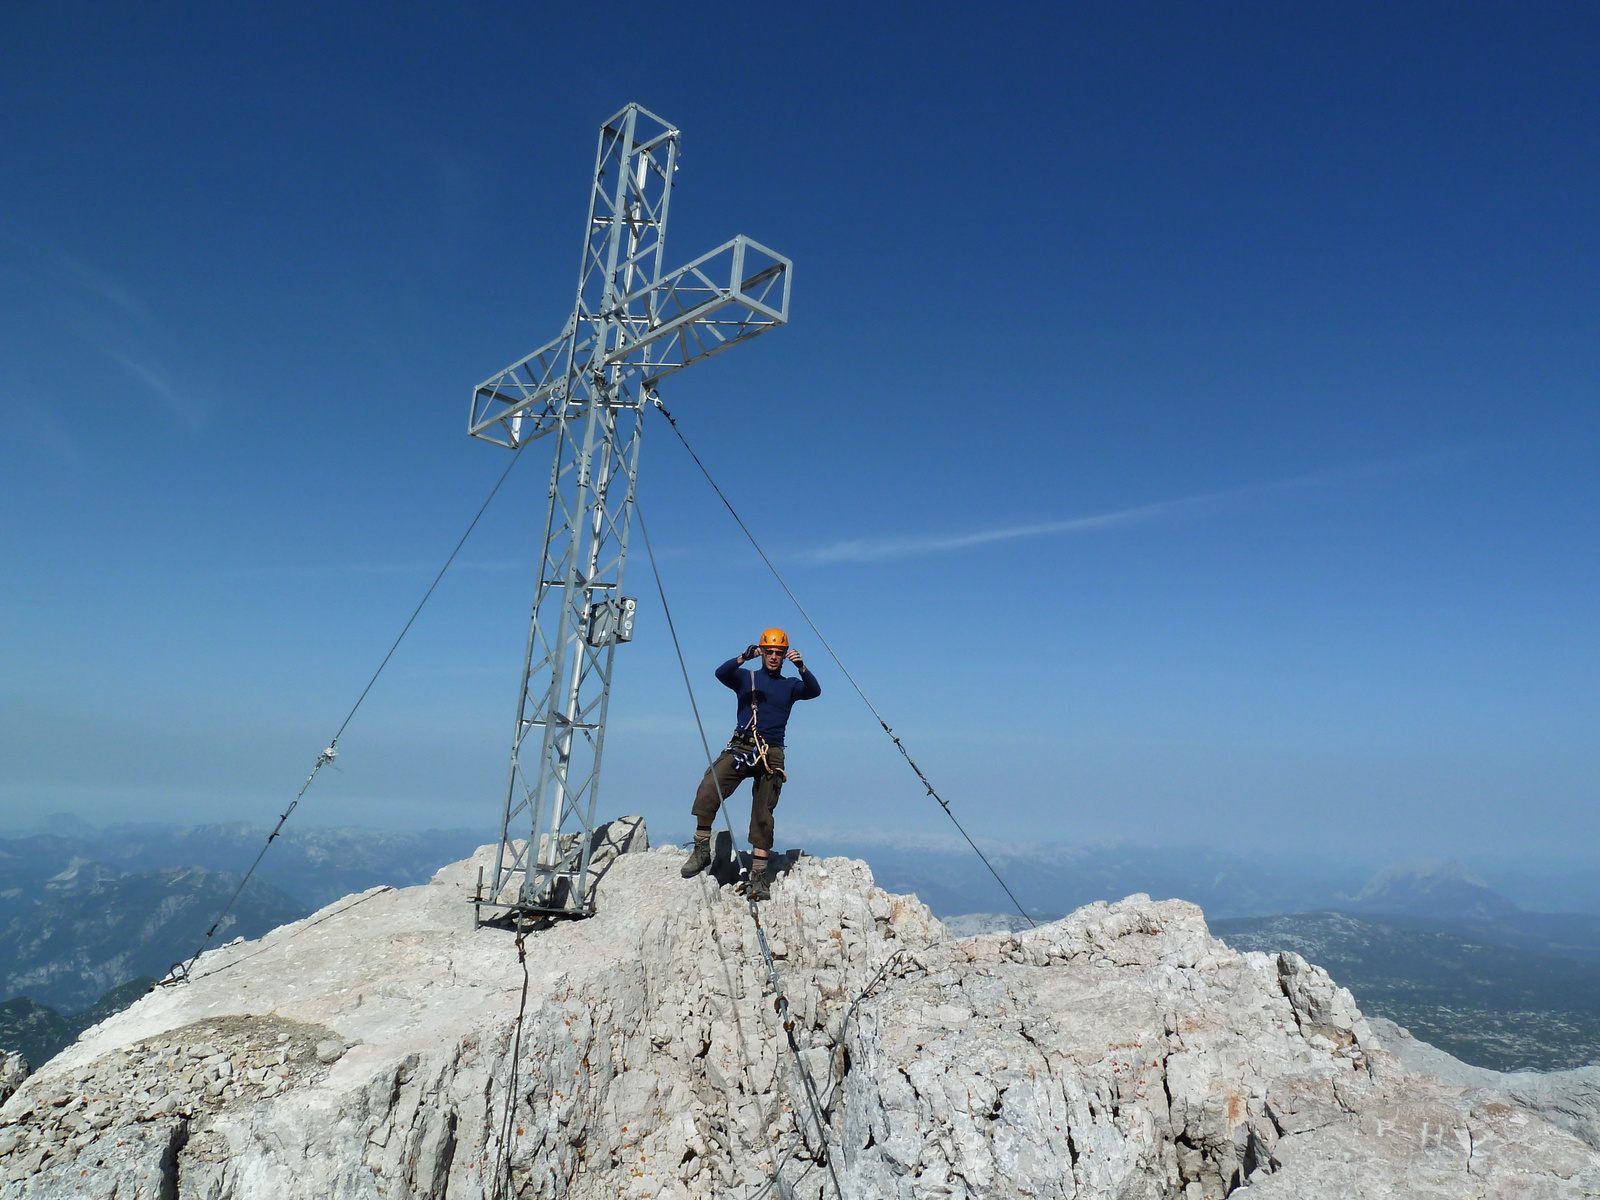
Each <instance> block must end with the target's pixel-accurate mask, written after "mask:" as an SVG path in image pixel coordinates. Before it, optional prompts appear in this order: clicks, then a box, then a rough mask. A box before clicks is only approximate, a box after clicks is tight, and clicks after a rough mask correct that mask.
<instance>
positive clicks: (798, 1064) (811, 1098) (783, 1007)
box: [633, 400, 844, 1200]
mask: <svg viewBox="0 0 1600 1200" xmlns="http://www.w3.org/2000/svg"><path fill="white" fill-rule="evenodd" d="M656 403H657V404H659V403H660V401H659V400H658V401H656ZM663 411H665V410H663ZM691 453H692V452H691ZM633 508H634V515H635V516H637V517H638V519H639V532H640V533H641V534H642V535H643V536H644V549H645V553H646V554H647V555H648V556H649V558H650V573H651V574H652V575H654V576H655V580H656V592H657V594H658V595H659V596H660V597H661V611H662V613H664V614H665V615H666V618H667V632H668V633H669V634H671V635H672V648H673V650H674V651H675V652H676V653H677V656H678V670H679V671H681V672H682V673H683V686H684V689H685V690H686V691H687V692H688V693H689V707H690V708H691V709H693V710H694V722H695V725H696V727H697V728H698V729H699V730H700V745H701V748H702V749H704V750H705V755H706V769H707V772H708V773H709V774H710V776H711V782H712V786H713V787H715V788H716V789H717V803H718V808H719V809H720V810H721V812H722V822H723V824H724V825H726V826H727V827H728V840H729V841H730V842H731V843H733V844H734V845H737V844H738V837H737V835H735V834H734V832H733V820H732V818H731V817H729V815H728V804H727V799H728V798H727V797H726V796H724V795H723V794H722V783H721V781H720V780H718V779H717V767H716V761H715V760H714V759H713V758H712V757H711V742H710V741H709V740H708V739H707V737H706V727H705V722H704V721H702V720H701V719H700V705H699V703H698V702H697V701H696V700H695V698H694V685H693V684H692V683H691V682H690V681H689V665H688V663H687V662H686V661H685V660H684V657H683V646H682V644H681V643H680V642H679V641H678V630H677V626H676V624H675V623H674V622H673V620H672V607H671V605H669V604H668V603H667V589H666V586H665V585H664V584H663V583H662V582H661V569H660V568H659V567H658V566H656V552H655V549H654V547H652V546H651V544H650V530H649V529H648V528H647V527H646V525H645V521H644V511H643V510H642V509H641V508H640V506H639V501H638V497H635V498H634V506H633ZM754 858H755V856H754V854H753V853H752V855H751V861H752V864H753V863H754ZM770 868H771V864H770V863H769V864H768V869H770ZM745 902H746V903H747V904H748V905H749V906H750V919H751V920H752V921H753V922H754V924H755V927H756V944H757V945H758V946H760V948H761V957H762V958H763V959H764V960H765V962H766V967H767V982H768V984H770V985H771V987H772V991H773V993H774V995H776V997H777V1002H776V1005H777V1013H778V1019H779V1021H780V1023H781V1024H782V1025H783V1031H784V1036H785V1037H786V1038H787V1040H788V1043H789V1052H790V1054H792V1055H793V1057H794V1065H795V1070H796V1071H797V1072H798V1074H799V1076H800V1083H801V1086H802V1088H803V1089H804V1091H805V1096H806V1102H807V1104H808V1105H809V1107H810V1109H811V1119H812V1121H813V1122H814V1123H815V1124H816V1127H817V1138H818V1140H819V1141H820V1142H821V1146H822V1161H823V1164H824V1165H825V1166H826V1167H827V1168H828V1175H829V1177H830V1178H831V1179H832V1180H833V1190H834V1194H835V1195H836V1196H838V1197H839V1200H844V1189H843V1188H842V1187H840V1186H839V1176H838V1174H837V1172H836V1171H835V1170H834V1166H833V1155H832V1154H831V1153H829V1151H828V1127H827V1124H826V1123H825V1122H824V1120H823V1115H822V1104H821V1102H820V1101H819V1100H818V1099H817V1088H816V1084H815V1083H813V1082H812V1079H811V1072H810V1070H809V1069H808V1068H807V1067H806V1063H805V1059H803V1058H801V1057H800V1044H799V1043H798V1042H797V1041H796V1040H795V1036H794V1018H793V1017H792V1016H791V1015H790V1007H789V999H788V997H787V996H785V995H784V994H783V981H782V980H781V979H779V977H778V966H777V963H775V962H774V961H773V958H772V948H771V947H770V946H768V945H767V932H766V929H765V928H764V927H763V926H762V924H761V913H760V910H759V909H758V908H757V906H756V902H755V900H754V899H753V898H752V897H751V896H750V894H749V892H748V891H747V892H746V893H745ZM718 950H719V953H720V945H719V948H718ZM802 1137H803V1135H802ZM791 1152H792V1151H791ZM777 1169H778V1170H781V1169H782V1166H781V1164H780V1166H779V1167H778V1168H777ZM777 1178H778V1177H777V1174H776V1172H775V1173H774V1175H773V1179H774V1181H776V1180H777Z"/></svg>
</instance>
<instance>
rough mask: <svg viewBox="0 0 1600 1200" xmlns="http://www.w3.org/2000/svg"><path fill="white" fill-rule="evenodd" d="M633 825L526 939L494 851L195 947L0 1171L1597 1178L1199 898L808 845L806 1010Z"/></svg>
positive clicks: (542, 1177) (788, 926)
mask: <svg viewBox="0 0 1600 1200" xmlns="http://www.w3.org/2000/svg"><path fill="white" fill-rule="evenodd" d="M614 828H615V829H617V830H618V831H620V832H619V833H618V834H616V835H615V836H613V837H612V838H611V839H610V840H609V841H608V842H607V843H606V845H604V846H603V847H602V848H601V851H600V852H599V853H598V854H597V858H596V862H597V864H598V866H599V870H600V882H599V885H598V889H599V890H598V896H599V913H598V915H596V916H595V917H593V918H591V919H589V920H585V921H564V922H558V923H555V924H553V925H550V926H548V927H546V928H542V929H539V930H538V931H535V932H530V933H528V934H527V936H526V938H525V940H524V944H523V950H524V954H523V955H521V956H519V953H518V945H517V941H516V939H515V938H514V937H513V935H512V934H511V933H509V932H506V931H505V930H502V929H499V928H493V927H487V926H486V927H483V928H478V929H474V928H473V919H472V915H473V910H472V905H471V903H470V900H471V897H472V894H473V888H474V885H475V882H476V880H477V877H478V870H479V868H480V866H483V865H485V864H487V863H489V862H491V861H492V858H493V854H494V848H493V847H486V848H484V849H483V850H481V851H479V852H478V854H477V855H475V856H474V857H473V858H471V859H469V860H467V861H465V862H461V863H457V864H455V865H454V866H451V867H447V868H445V869H444V870H441V871H440V872H439V873H438V874H437V875H436V876H435V877H434V879H433V881H432V883H430V884H426V885H422V886H418V887H411V888H406V889H403V890H395V889H390V888H381V887H380V888H374V889H372V890H370V891H366V892H363V893H361V894H359V895H353V896H348V897H346V898H344V899H343V900H340V901H338V902H336V903H334V904H332V905H329V906H328V907H327V908H325V909H323V910H322V911H320V912H318V913H316V914H315V915H313V916H311V917H308V918H306V919H305V920H302V921H298V922H296V923H294V924H291V925H285V926H283V927H281V928H279V929H276V930H274V931H273V932H271V933H269V934H267V935H266V936H265V937H263V938H261V939H260V940H259V941H254V942H243V943H239V944H235V945H232V946H228V947H225V948H222V949H218V950H213V951H211V952H209V953H208V954H206V955H204V956H203V957H202V958H201V959H200V960H199V962H198V964H197V965H196V967H195V970H194V972H193V975H192V978H191V980H190V982H188V983H186V984H182V985H179V986H173V987H166V988H161V989H159V990H157V991H155V992H152V993H151V994H150V995H148V996H146V997H145V998H144V999H142V1000H141V1001H139V1002H138V1003H137V1004H135V1005H134V1006H133V1007H132V1008H130V1009H128V1010H126V1011H124V1012H122V1013H120V1014H118V1015H116V1016H115V1017H112V1018H111V1019H109V1020H107V1021H105V1022H104V1023H102V1024H100V1025H98V1026H95V1027H94V1028H92V1029H90V1030H88V1031H87V1032H85V1033H84V1035H83V1036H82V1037H81V1038H80V1040H79V1041H78V1042H77V1043H76V1044H74V1045H73V1046H71V1047H69V1048H68V1049H67V1050H66V1051H64V1052H63V1053H62V1054H60V1055H59V1056H57V1057H56V1058H55V1059H53V1060H51V1061H50V1062H49V1063H47V1064H46V1065H45V1066H44V1067H43V1068H42V1069H41V1070H40V1071H39V1072H38V1073H37V1074H35V1075H33V1076H32V1077H30V1078H28V1079H26V1080H25V1081H24V1082H23V1083H22V1084H21V1086H20V1087H19V1088H18V1089H17V1091H16V1093H15V1094H14V1095H13V1096H12V1097H11V1098H10V1100H8V1101H7V1102H6V1103H5V1105H4V1107H3V1108H0V1178H3V1180H4V1183H3V1184H0V1195H3V1196H4V1197H5V1198H6V1200H13V1198H16V1200H20V1198H22V1197H66V1196H93V1197H116V1198H117V1200H132V1198H135V1197H148V1198H149V1200H158V1198H166V1197H183V1198H190V1197H193V1198H195V1200H200V1198H202V1197H203V1198H205V1200H224V1198H232V1200H243V1198H246V1197H249V1198H253V1200H254V1198H261V1197H296V1196H318V1197H338V1198H346V1197H348V1198H351V1200H354V1198H357V1197H360V1198H363V1200H364V1198H368V1197H371V1198H377V1197H386V1198H405V1197H415V1198H423V1197H427V1198H441V1197H449V1198H451V1200H488V1198H494V1200H499V1198H502V1197H513V1196H515V1197H523V1198H531V1197H574V1198H589V1197H594V1198H600V1197H604V1198H607V1200H611V1198H614V1197H661V1198H667V1197H674V1198H680V1200H688V1198H689V1197H713V1196H715V1197H719V1198H720V1197H732V1198H750V1200H756V1198H757V1197H768V1196H771V1197H777V1196H788V1197H803V1198H806V1200H812V1198H820V1197H832V1196H834V1195H836V1194H842V1195H843V1196H844V1197H847V1198H850V1200H855V1198H861V1200H876V1198H878V1197H905V1198H910V1197H919V1198H920V1197H952V1198H954V1197H974V1198H976V1197H1080V1198H1096V1200H1099V1198H1102V1197H1103V1198H1106V1200H1110V1198H1112V1197H1116V1198H1119V1200H1136V1198H1145V1197H1148V1198H1151V1200H1154V1198H1157V1197H1160V1198H1180V1197H1181V1198H1182V1200H1199V1198H1201V1197H1221V1196H1226V1195H1235V1196H1245V1197H1248V1198H1249V1200H1267V1198H1277V1197H1294V1198H1296V1200H1317V1198H1321V1197H1369V1196H1370V1197H1376V1196H1404V1197H1495V1198H1501V1197H1527V1198H1535V1197H1537V1198H1547V1197H1548V1198H1551V1200H1555V1198H1557V1197H1560V1198H1566V1197H1574V1198H1575V1197H1580V1196H1595V1195H1597V1194H1600V1153H1597V1152H1596V1150H1595V1149H1593V1148H1591V1147H1590V1146H1589V1145H1588V1144H1586V1143H1585V1141H1584V1140H1582V1137H1580V1136H1579V1135H1578V1134H1579V1133H1582V1132H1583V1131H1582V1130H1581V1129H1580V1130H1579V1131H1578V1133H1574V1132H1573V1130H1572V1129H1570V1128H1563V1127H1562V1126H1561V1125H1558V1124H1556V1123H1553V1122H1552V1121H1550V1120H1547V1119H1545V1117H1543V1116H1541V1115H1540V1114H1539V1112H1538V1111H1537V1110H1536V1109H1534V1108H1530V1107H1528V1106H1527V1105H1521V1104H1519V1103H1518V1102H1517V1101H1516V1099H1515V1098H1514V1097H1512V1096H1511V1095H1510V1094H1508V1093H1506V1092H1502V1091H1498V1090H1496V1089H1495V1088H1493V1087H1475V1086H1463V1085H1461V1084H1455V1085H1448V1084H1446V1083H1444V1082H1441V1078H1440V1076H1439V1074H1438V1073H1432V1074H1427V1075H1423V1074H1416V1073H1413V1072H1412V1071H1410V1070H1408V1069H1407V1067H1406V1066H1405V1065H1404V1064H1403V1062H1402V1060H1401V1059H1400V1058H1399V1057H1396V1056H1395V1055H1393V1054H1390V1053H1388V1052H1386V1051H1385V1050H1383V1049H1382V1048H1381V1046H1380V1044H1379V1042H1378V1040H1377V1038H1376V1036H1375V1035H1374V1032H1373V1029H1372V1028H1371V1027H1370V1026H1369V1024H1368V1023H1367V1021H1366V1020H1364V1019H1363V1017H1362V1015H1361V1013H1360V1012H1359V1011H1357V1009H1356V1006H1355V1004H1354V1002H1353V1000H1352V999H1351V997H1350V994H1349V992H1347V991H1345V990H1344V989H1342V988H1339V987H1337V986H1336V985H1335V984H1334V982H1333V981H1332V980H1331V979H1330V978H1329V977H1328V976H1327V974H1326V973H1325V972H1323V971H1322V970H1320V969H1319V968H1317V967H1315V966H1311V965H1309V964H1307V963H1306V962H1305V961H1304V960H1303V959H1301V958H1299V957H1298V956H1296V955H1293V954H1280V955H1268V954H1264V953H1249V954H1240V953H1237V952H1235V951H1233V950H1231V949H1229V948H1228V947H1227V946H1226V945H1225V944H1223V943H1222V942H1220V941H1218V940H1216V939H1214V938H1212V937H1211V936H1210V935H1209V933H1208V932H1207V929H1206V925H1205V921H1204V918H1203V916H1202V914H1201V912H1200V910H1199V909H1198V908H1195V907H1194V906H1193V905H1190V904H1186V903H1182V902H1179V901H1161V902H1158V901H1152V900H1150V899H1149V898H1147V897H1145V896H1132V897H1129V898H1128V899H1126V900H1123V901H1121V902H1119V903H1116V904H1109V905H1108V904H1104V903H1099V904H1093V905H1090V906H1088V907H1086V908H1082V909H1079V910H1078V911H1077V912H1074V913H1072V914H1071V915H1070V916H1068V917H1066V918H1064V919H1063V920H1060V921H1056V922H1054V923H1052V924H1049V925H1044V926H1041V927H1039V928H1037V929H1031V930H1027V931H1024V932H1015V933H1014V932H1005V931H999V932H993V933H985V934H979V935H976V936H972V937H966V938H959V937H956V936H954V935H952V934H951V933H949V932H948V931H947V930H946V929H945V928H944V926H942V925H941V924H940V923H939V922H938V921H937V920H936V919H934V917H933V916H932V915H931V913H930V912H929V911H928V910H927V909H926V908H925V907H924V906H923V905H922V904H921V903H919V902H918V901H917V900H916V899H915V898H912V897H905V896H895V895H890V894H888V893H886V892H884V891H882V890H881V889H879V888H877V887H876V886H875V885H874V883H873V879H872V874H871V872H870V870H869V869H868V868H867V867H866V865H865V864H863V863H860V862H855V861H852V860H848V859H815V858H804V857H803V858H800V859H798V860H797V861H796V862H795V863H794V865H793V866H792V868H791V869H790V870H788V871H787V873H786V874H784V875H783V876H781V877H780V878H779V879H778V880H777V882H776V883H775V885H774V887H773V896H772V900H771V901H770V903H768V904H766V905H764V906H763V908H762V913H761V916H762V927H763V930H764V933H765V936H766V938H767V941H768V944H769V946H770V949H771V952H772V955H773V958H774V962H775V964H776V967H777V972H778V977H779V979H780V981H781V986H782V988H783V991H784V993H785V995H786V996H787V997H788V1000H789V1002H790V1007H789V1009H788V1022H789V1023H790V1024H792V1029H786V1028H785V1016H784V1014H783V1013H781V1012H780V1011H778V1009H777V1008H776V1007H775V1004H774V995H773V991H772V988H771V985H770V982H769V980H768V977H767V972H766V967H765V962H764V960H763V957H762V955H761V952H760V945H759V936H758V930H757V926H756V924H755V922H754V921H753V920H752V919H751V916H750V913H749V909H748V907H747V905H746V904H745V902H744V900H743V899H742V897H740V896H738V895H736V894H735V891H734V889H733V888H731V887H719V886H718V884H717V882H716V880H715V879H713V878H709V877H701V878H698V879H694V880H690V881H685V880H683V879H682V878H680V877H679V872H678V867H679V865H680V863H681V862H682V859H683V852H682V851H681V850H678V849H674V848H662V849H657V850H649V849H647V848H646V846H645V839H644V837H643V831H642V828H641V827H640V826H639V824H638V823H637V822H633V823H625V822H618V823H616V824H615V827H614ZM624 851H626V852H624ZM524 972H526V974H525V973H524ZM791 1033H792V1037H793V1049H791V1042H790V1035H791ZM813 1114H815V1116H813ZM818 1118H820V1120H818Z"/></svg>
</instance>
